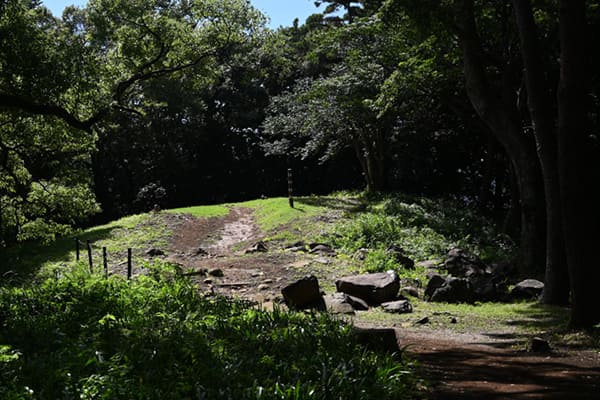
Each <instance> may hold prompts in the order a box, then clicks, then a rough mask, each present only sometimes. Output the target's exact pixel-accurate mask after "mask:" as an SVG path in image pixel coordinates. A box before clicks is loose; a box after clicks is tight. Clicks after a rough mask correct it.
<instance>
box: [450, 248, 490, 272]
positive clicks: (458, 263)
mask: <svg viewBox="0 0 600 400" xmlns="http://www.w3.org/2000/svg"><path fill="white" fill-rule="evenodd" d="M444 268H445V269H446V271H448V273H449V274H450V275H452V276H456V277H460V278H468V277H470V276H473V275H484V274H486V273H489V272H490V270H489V268H488V267H487V265H485V263H484V262H483V261H481V259H480V258H479V257H477V256H476V255H474V254H471V253H469V252H467V251H465V250H462V249H459V248H454V249H452V250H450V251H449V252H448V255H447V256H446V260H445V261H444Z"/></svg>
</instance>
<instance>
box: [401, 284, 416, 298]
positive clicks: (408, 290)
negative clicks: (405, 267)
mask: <svg viewBox="0 0 600 400" xmlns="http://www.w3.org/2000/svg"><path fill="white" fill-rule="evenodd" d="M400 294H401V295H402V296H411V297H417V298H418V297H419V289H417V288H415V287H412V286H405V287H403V288H401V289H400Z"/></svg>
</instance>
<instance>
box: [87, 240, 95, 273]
mask: <svg viewBox="0 0 600 400" xmlns="http://www.w3.org/2000/svg"><path fill="white" fill-rule="evenodd" d="M85 244H86V246H87V252H88V262H89V264H90V272H93V269H94V266H93V264H92V245H91V244H90V241H89V240H86V241H85Z"/></svg>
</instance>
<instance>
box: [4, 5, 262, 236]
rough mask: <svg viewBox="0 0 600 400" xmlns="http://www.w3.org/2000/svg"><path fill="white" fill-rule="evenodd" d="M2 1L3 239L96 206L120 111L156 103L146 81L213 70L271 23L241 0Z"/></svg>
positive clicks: (57, 228)
mask: <svg viewBox="0 0 600 400" xmlns="http://www.w3.org/2000/svg"><path fill="white" fill-rule="evenodd" d="M0 6H1V7H2V10H1V11H2V12H1V13H0V37H1V38H2V40H1V41H0V118H1V121H2V123H1V124H0V143H1V144H0V150H1V151H2V157H1V158H0V161H2V167H0V181H1V182H2V183H1V184H0V215H1V216H0V235H1V236H2V238H0V240H2V239H4V241H5V242H6V241H10V240H13V239H14V238H18V239H23V240H24V239H28V238H32V237H36V236H42V237H49V238H51V237H52V235H54V234H55V233H65V232H66V231H67V229H68V227H69V226H72V225H74V224H77V223H80V222H81V220H82V219H83V218H84V217H85V216H87V215H89V214H90V213H93V212H95V211H97V208H98V206H97V204H96V203H95V201H94V200H93V198H94V196H93V195H92V193H91V191H90V187H91V186H92V181H91V179H90V173H91V170H92V169H94V160H95V156H94V144H95V140H96V138H97V135H98V134H102V133H103V132H105V131H106V129H105V128H106V127H105V126H102V124H104V123H107V122H110V121H114V120H115V119H116V118H117V117H116V116H117V115H130V116H131V115H133V116H137V118H138V119H140V120H143V119H144V111H148V110H149V109H152V107H150V108H149V109H148V108H144V104H145V103H146V102H147V100H148V98H147V97H145V94H147V93H144V91H145V88H146V86H147V84H149V83H151V82H153V81H155V80H157V79H159V78H164V77H175V78H182V77H184V75H185V74H186V73H192V74H198V76H210V75H213V74H214V72H213V71H214V70H215V68H216V66H215V60H216V59H217V57H219V56H221V55H224V54H227V53H229V52H233V51H234V50H235V48H236V46H239V45H240V44H243V43H246V42H247V41H248V38H249V37H251V36H252V35H255V34H257V33H258V32H259V31H260V30H261V29H262V28H261V27H262V23H263V21H264V19H263V17H262V15H261V14H260V13H259V12H258V11H256V10H254V9H253V8H252V7H250V6H249V5H248V4H247V3H246V2H244V1H241V0H227V1H214V0H205V1H197V2H187V1H176V2H164V1H159V0H156V1H123V0H92V1H90V2H89V4H88V6H87V8H85V9H78V8H74V7H71V8H68V9H67V10H65V12H64V14H63V17H62V19H58V18H54V17H53V16H52V15H51V14H50V13H49V12H48V11H47V10H46V9H45V8H44V7H42V6H41V3H40V2H39V1H26V0H8V1H5V2H2V3H1V5H0ZM152 100H153V101H154V102H155V103H159V102H160V101H161V99H160V98H159V97H153V98H152ZM23 132H27V134H25V135H23V134H22V133H23ZM58 137H60V138H61V140H60V141H57V140H56V138H58ZM66 154H68V155H70V156H71V158H72V159H68V158H67V157H66V156H65V155H66ZM50 160H54V161H53V162H51V161H50ZM67 171H69V172H68V173H67ZM83 199H87V200H88V201H80V200H83ZM33 232H37V233H35V234H34V233H33Z"/></svg>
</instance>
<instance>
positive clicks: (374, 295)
mask: <svg viewBox="0 0 600 400" xmlns="http://www.w3.org/2000/svg"><path fill="white" fill-rule="evenodd" d="M335 286H336V288H337V291H338V292H343V293H346V294H349V295H351V296H355V297H358V298H360V299H363V300H364V301H366V302H367V304H370V305H378V304H381V303H385V302H388V301H393V300H395V299H396V295H397V294H398V290H399V289H400V279H399V278H398V275H397V274H396V273H395V272H393V271H390V272H381V273H376V274H364V275H353V276H347V277H344V278H341V279H339V280H337V281H336V282H335Z"/></svg>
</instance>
